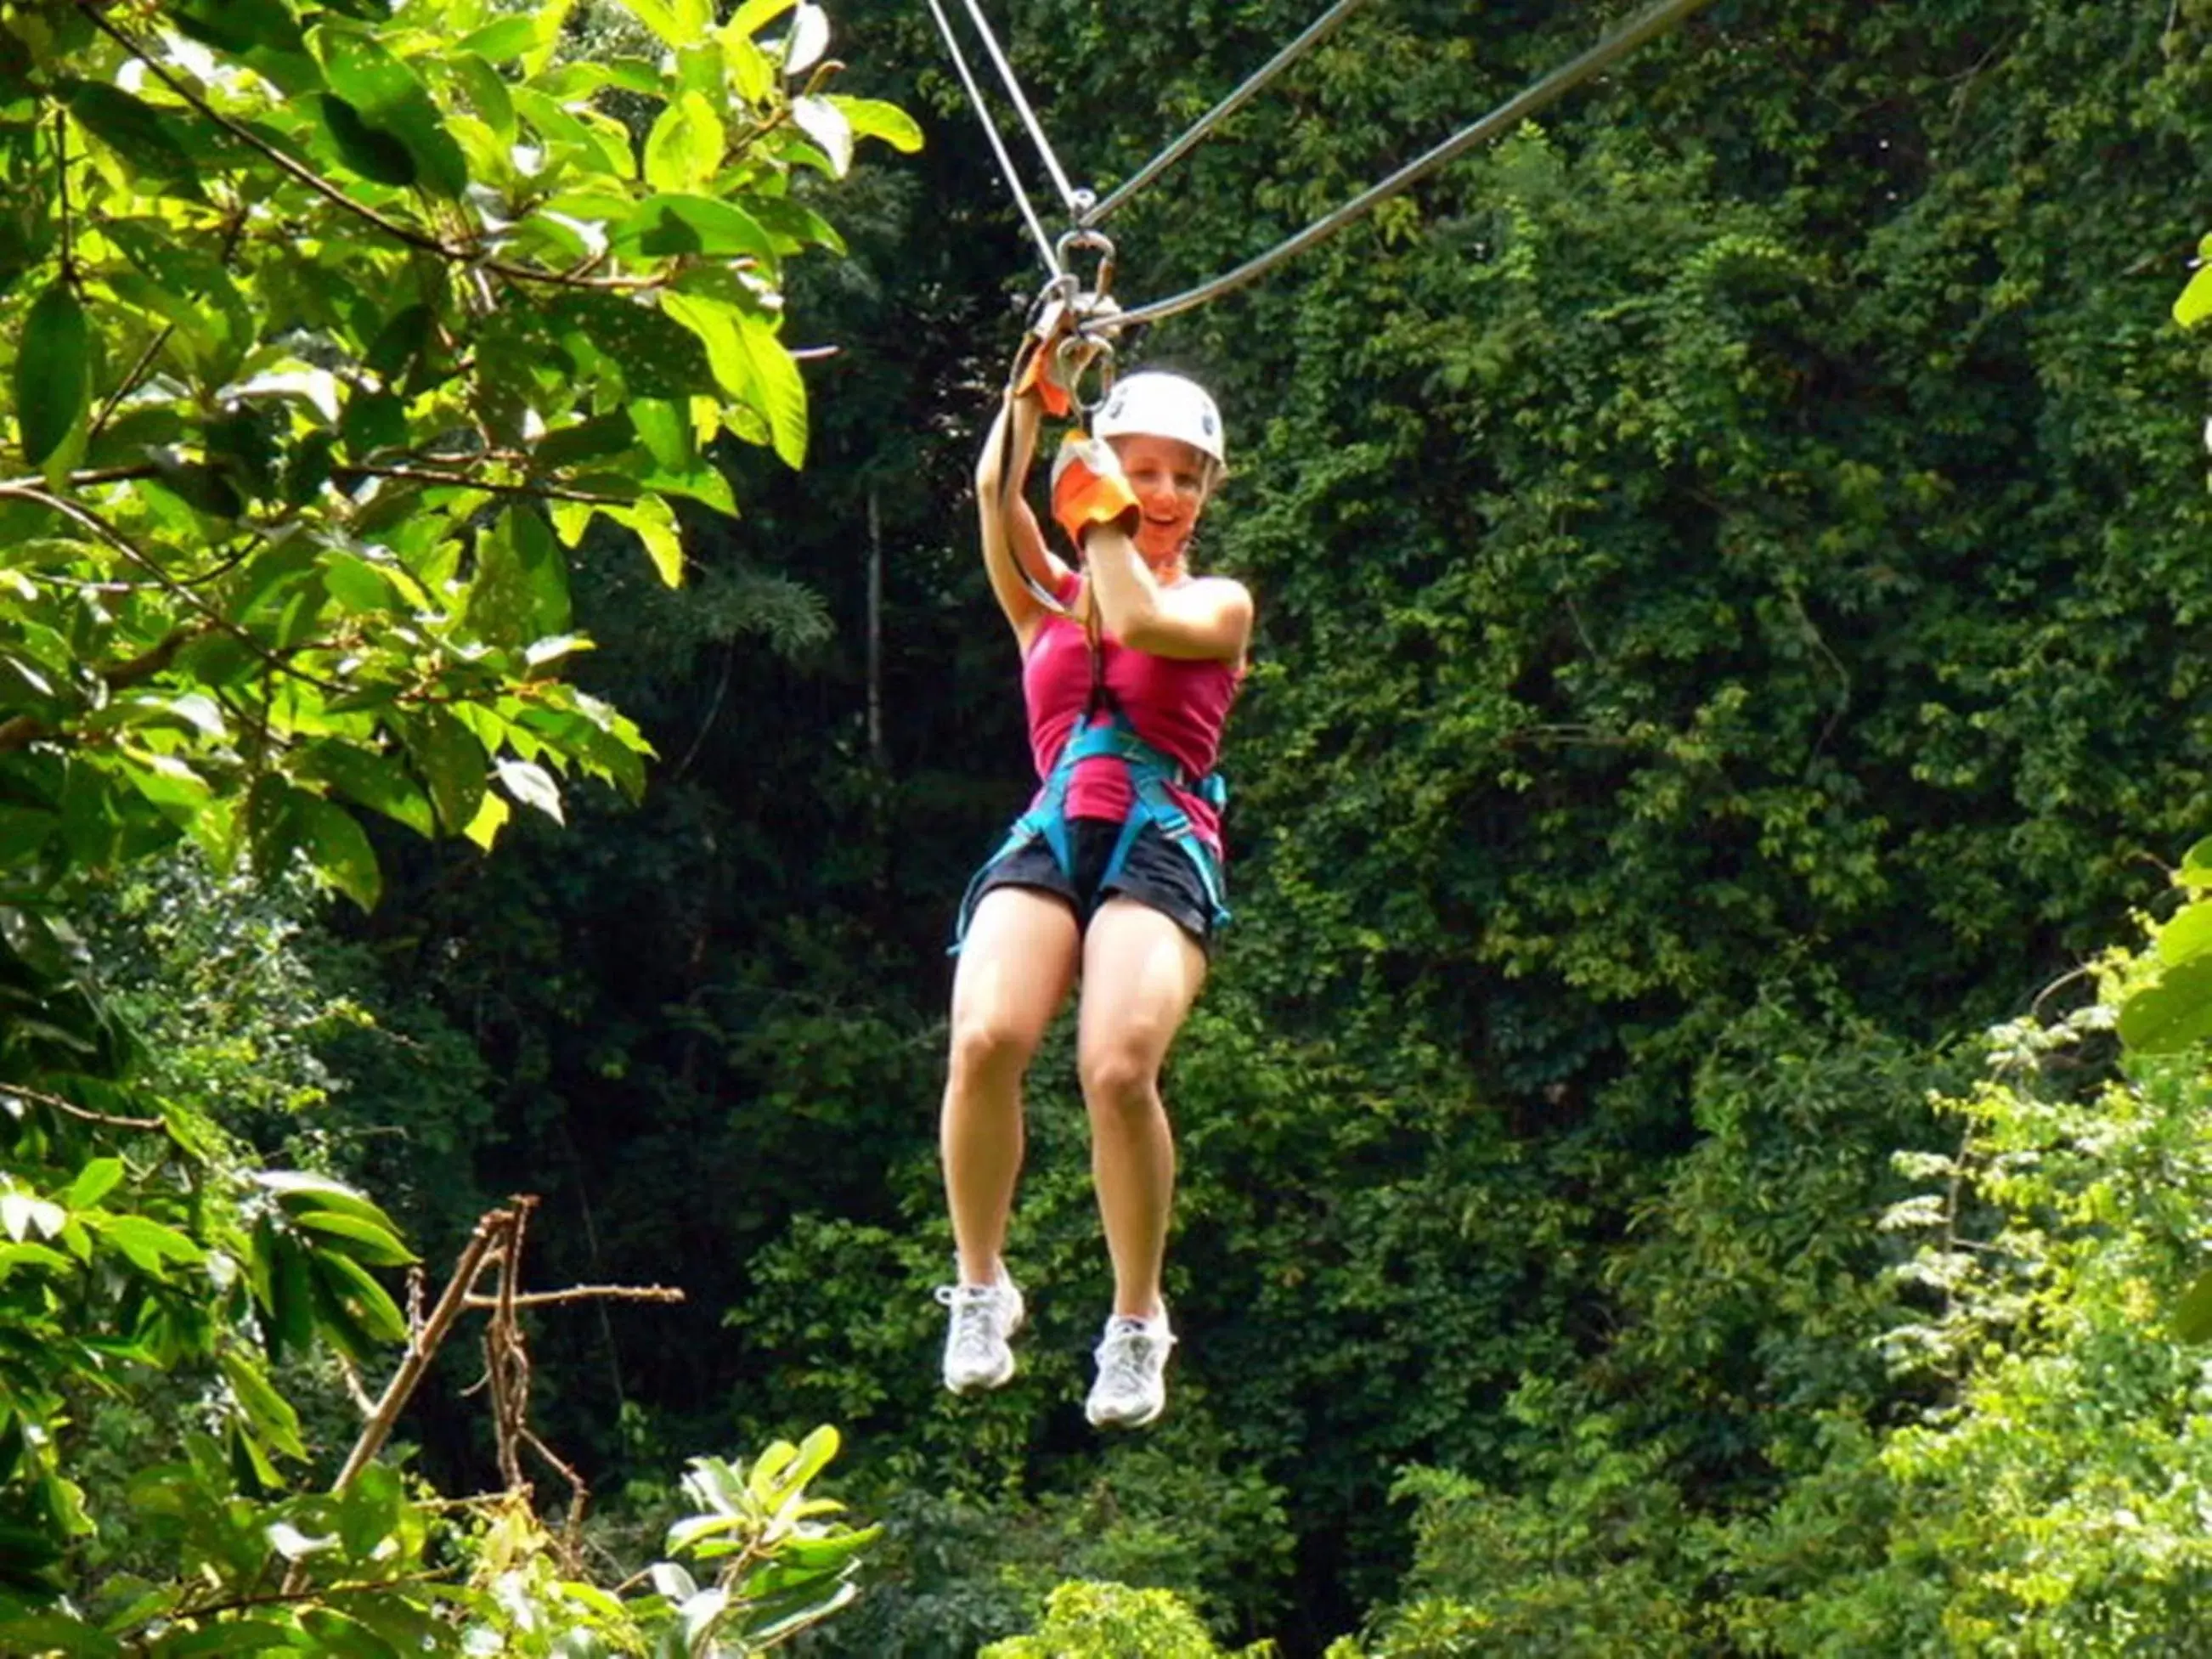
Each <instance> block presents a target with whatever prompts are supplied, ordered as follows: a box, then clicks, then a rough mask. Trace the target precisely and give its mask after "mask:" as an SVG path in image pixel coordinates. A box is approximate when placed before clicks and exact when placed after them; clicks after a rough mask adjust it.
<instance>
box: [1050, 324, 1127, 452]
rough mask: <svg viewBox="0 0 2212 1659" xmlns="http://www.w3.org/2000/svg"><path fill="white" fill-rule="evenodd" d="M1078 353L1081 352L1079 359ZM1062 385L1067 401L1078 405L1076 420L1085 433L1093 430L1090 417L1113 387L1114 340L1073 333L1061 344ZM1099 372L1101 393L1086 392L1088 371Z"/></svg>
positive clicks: (1099, 389) (1076, 406) (1076, 407)
mask: <svg viewBox="0 0 2212 1659" xmlns="http://www.w3.org/2000/svg"><path fill="white" fill-rule="evenodd" d="M1078 352H1080V353H1081V354H1082V355H1081V356H1080V358H1078V357H1077V356H1076V354H1077V353H1078ZM1092 369H1096V370H1097V372H1098V395H1097V397H1095V398H1085V396H1084V395H1083V377H1084V375H1085V374H1086V373H1088V372H1089V371H1091V370H1092ZM1060 384H1061V385H1062V386H1066V388H1067V397H1068V401H1069V402H1070V403H1072V404H1074V405H1075V413H1076V418H1077V422H1078V424H1079V425H1080V426H1081V427H1082V428H1083V429H1084V430H1085V432H1088V431H1089V430H1090V429H1091V416H1093V415H1094V414H1096V413H1097V411H1098V408H1099V405H1100V404H1103V403H1104V402H1105V401H1106V399H1107V398H1108V396H1109V394H1110V393H1111V392H1113V390H1114V343H1113V342H1112V341H1111V340H1107V339H1102V338H1094V337H1091V336H1089V335H1085V334H1081V333H1073V334H1070V335H1068V336H1067V337H1066V338H1065V339H1063V340H1061V341H1060Z"/></svg>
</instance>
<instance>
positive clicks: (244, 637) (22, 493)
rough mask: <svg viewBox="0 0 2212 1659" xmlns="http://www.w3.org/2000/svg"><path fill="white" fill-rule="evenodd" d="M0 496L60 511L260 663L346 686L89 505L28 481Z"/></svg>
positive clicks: (319, 684) (327, 687) (318, 685)
mask: <svg viewBox="0 0 2212 1659" xmlns="http://www.w3.org/2000/svg"><path fill="white" fill-rule="evenodd" d="M0 498H13V499H15V500H17V501H32V502H35V503H36V504H37V505H39V506H40V507H45V508H46V509H47V510H48V511H50V512H53V513H60V514H61V515H62V516H63V517H64V518H65V519H74V520H76V521H77V522H78V523H79V524H81V525H82V526H85V527H86V528H87V529H88V530H90V531H92V532H93V533H94V534H95V535H97V536H98V537H99V538H100V539H101V540H102V541H104V542H106V544H108V545H109V546H111V547H112V548H114V549H115V550H116V551H118V553H120V554H122V555H123V556H124V557H125V558H126V559H128V560H130V561H131V563H133V564H135V565H137V567H138V568H140V569H142V570H143V571H144V572H145V573H146V574H148V575H149V576H151V577H152V578H153V579H154V580H155V584H156V585H157V586H161V587H163V588H166V589H167V591H168V592H170V593H171V594H173V596H174V597H176V598H177V599H182V600H183V601H184V602H185V604H186V605H189V606H191V608H192V609H193V610H195V611H198V612H199V613H200V615H201V616H203V617H205V618H206V619H207V620H208V622H209V623H210V624H211V625H212V626H214V627H216V628H219V629H222V631H223V632H224V633H226V634H228V635H230V636H231V637H232V638H233V639H234V640H236V641H238V642H239V643H240V645H243V646H244V647H246V649H247V650H248V651H250V652H252V653H253V655H255V656H256V657H258V658H259V659H261V661H262V663H263V664H264V665H266V666H267V667H269V668H271V669H273V670H275V671H276V672H278V673H280V674H285V675H289V676H290V677H291V678H293V679H295V680H300V681H302V682H304V683H305V684H308V685H312V686H313V687H314V688H315V689H316V690H319V691H328V692H331V693H332V694H333V695H343V693H344V691H345V690H346V689H347V688H346V687H344V686H342V685H339V684H336V683H335V682H334V681H331V680H326V679H324V678H322V677H321V676H319V675H317V674H311V673H309V672H308V671H307V670H306V669H304V668H295V667H294V666H292V665H291V664H289V663H288V662H286V661H285V660H284V659H283V658H282V657H280V656H278V655H277V654H276V653H273V652H271V651H270V649H269V648H268V647H266V646H264V645H263V644H262V642H261V641H259V640H258V639H256V638H254V636H253V635H252V634H250V633H248V632H247V631H246V629H243V628H240V626H239V625H238V624H237V623H234V622H233V621H231V620H230V618H229V617H226V616H224V615H223V614H222V611H218V610H216V608H215V607H214V606H213V605H210V604H209V603H208V602H207V601H206V600H205V599H202V598H201V597H200V596H199V595H198V594H197V593H195V592H192V590H191V588H189V587H187V586H185V584H184V583H183V582H181V581H179V580H178V579H177V578H176V577H174V576H173V575H171V574H169V573H168V572H167V571H166V570H164V569H163V568H161V565H160V564H158V563H157V562H155V561H154V560H153V559H152V558H149V556H147V555H146V554H144V553H143V552H141V551H139V550H138V548H137V545H136V544H133V543H132V542H131V538H129V537H127V536H125V534H124V533H123V532H121V531H119V530H118V529H117V528H116V527H115V526H113V525H112V524H110V523H108V522H107V520H105V519H103V518H101V517H100V514H99V513H95V512H94V511H93V510H92V509H91V508H90V507H86V506H84V505H83V504H82V502H79V501H70V499H69V498H68V497H67V496H65V495H55V494H54V493H53V492H52V490H48V489H39V488H34V487H33V486H32V485H29V484H19V483H0ZM193 580H196V581H204V580H207V577H206V574H205V573H204V572H203V573H202V574H200V575H198V576H196V577H195V578H193Z"/></svg>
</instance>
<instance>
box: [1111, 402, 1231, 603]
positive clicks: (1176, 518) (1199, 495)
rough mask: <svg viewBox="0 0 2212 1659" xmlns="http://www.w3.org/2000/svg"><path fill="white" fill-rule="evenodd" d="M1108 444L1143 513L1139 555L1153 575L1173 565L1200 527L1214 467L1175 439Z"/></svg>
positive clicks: (1135, 438)
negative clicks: (1119, 461)
mask: <svg viewBox="0 0 2212 1659" xmlns="http://www.w3.org/2000/svg"><path fill="white" fill-rule="evenodd" d="M1108 441H1109V443H1111V444H1112V445H1113V446H1114V453H1115V454H1117V455H1119V456H1120V457H1121V471H1123V472H1124V473H1125V474H1127V477H1128V480H1129V488H1130V489H1133V490H1134V491H1135V492H1136V495H1137V506H1138V507H1139V510H1141V511H1142V513H1144V521H1143V523H1141V524H1139V526H1137V551H1138V552H1139V553H1141V554H1142V555H1143V556H1144V558H1145V562H1146V564H1149V565H1151V566H1152V568H1153V569H1155V570H1158V569H1161V568H1164V567H1165V566H1168V565H1170V564H1173V563H1174V562H1176V560H1177V559H1178V558H1180V557H1181V556H1182V551H1183V550H1184V549H1185V548H1186V547H1188V546H1189V545H1190V535H1191V532H1192V531H1194V530H1195V529H1196V528H1197V527H1198V515H1199V513H1200V512H1202V511H1203V510H1204V509H1205V507H1206V483H1207V480H1208V477H1209V476H1210V475H1211V473H1212V462H1210V461H1209V460H1207V459H1206V456H1205V454H1204V453H1202V452H1200V451H1199V450H1197V449H1194V448H1193V447H1191V446H1190V445H1188V444H1187V443H1184V442H1183V441H1182V440H1181V439H1178V438H1154V437H1151V436H1148V435H1145V434H1143V433H1130V434H1128V435H1124V436H1120V437H1115V438H1111V439H1109V440H1108Z"/></svg>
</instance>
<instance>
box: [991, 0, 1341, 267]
mask: <svg viewBox="0 0 2212 1659" xmlns="http://www.w3.org/2000/svg"><path fill="white" fill-rule="evenodd" d="M970 3H973V0H970ZM1363 3H1364V0H1336V3H1335V4H1334V5H1333V6H1331V7H1330V8H1329V9H1328V10H1327V11H1325V12H1323V13H1322V15H1320V16H1319V17H1316V19H1314V21H1312V22H1310V23H1309V24H1307V25H1306V29H1305V33H1303V34H1301V35H1299V36H1298V38H1297V40H1293V41H1291V44H1290V45H1288V46H1285V47H1284V48H1283V49H1282V50H1281V51H1280V52H1277V53H1276V54H1275V55H1274V56H1273V58H1269V59H1268V60H1267V62H1266V63H1265V64H1261V66H1260V67H1259V68H1258V69H1257V70H1254V71H1253V73H1252V74H1251V75H1250V76H1249V77H1248V78H1247V79H1246V81H1245V82H1244V84H1243V86H1241V87H1239V88H1237V90H1236V91H1234V92H1232V93H1231V94H1229V95H1228V96H1227V97H1226V98H1225V99H1223V100H1221V101H1220V102H1219V103H1218V104H1216V105H1215V106H1213V107H1212V109H1210V110H1208V111H1206V113H1205V114H1203V115H1201V116H1200V117H1199V118H1198V119H1197V121H1196V122H1194V124H1193V125H1192V126H1191V129H1190V131H1188V132H1186V133H1184V134H1183V136H1182V137H1180V138H1178V139H1176V141H1175V143H1172V144H1170V145H1169V146H1168V147H1167V148H1166V149H1164V150H1162V151H1161V152H1160V153H1159V154H1158V155H1155V156H1154V157H1152V160H1151V161H1147V162H1146V163H1145V165H1144V166H1142V167H1139V168H1138V169H1137V170H1136V172H1134V173H1131V174H1130V175H1129V176H1128V177H1127V179H1123V180H1122V181H1121V183H1120V184H1118V185H1115V187H1114V190H1113V192H1112V194H1110V195H1109V196H1108V197H1106V198H1105V200H1103V201H1102V202H1100V203H1099V204H1097V206H1096V207H1093V208H1091V209H1090V210H1088V211H1087V212H1085V213H1084V214H1083V215H1082V216H1080V217H1079V219H1078V220H1077V223H1079V224H1080V225H1082V226H1083V227H1084V228H1085V229H1088V228H1091V227H1092V226H1094V225H1097V224H1099V223H1102V222H1103V221H1104V220H1105V217H1106V216H1107V215H1108V214H1109V213H1111V212H1113V210H1115V208H1117V207H1120V206H1121V204H1122V203H1124V202H1126V201H1127V200H1128V199H1129V198H1130V197H1132V196H1134V195H1135V194H1136V193H1137V192H1138V191H1140V190H1142V189H1143V188H1144V187H1145V186H1146V185H1149V184H1150V183H1152V180H1153V179H1157V178H1158V177H1159V176H1160V174H1162V173H1164V172H1166V171H1167V170H1168V169H1169V168H1170V167H1173V166H1174V165H1175V164H1176V162H1177V161H1181V160H1182V158H1183V156H1184V155H1186V154H1188V152H1189V150H1190V149H1192V147H1193V146H1194V145H1195V144H1196V143H1198V141H1199V140H1200V139H1201V138H1203V137H1206V134H1207V133H1209V132H1211V131H1213V129H1214V128H1215V127H1217V126H1218V125H1220V124H1221V123H1222V122H1224V121H1225V120H1227V119H1228V118H1230V117H1231V116H1232V115H1234V114H1235V113H1236V112H1237V111H1238V110H1240V109H1242V108H1243V106H1244V105H1245V104H1246V103H1247V102H1248V101H1249V100H1250V99H1251V97H1252V94H1254V93H1255V92H1257V91H1259V90H1260V88H1262V87H1264V86H1266V85H1267V82H1270V81H1272V80H1273V79H1274V78H1275V77H1276V76H1278V75H1280V74H1281V73H1282V72H1283V71H1284V70H1286V69H1288V68H1289V67H1290V66H1291V64H1295V63H1297V61H1298V59H1299V58H1303V57H1304V56H1305V55H1306V53H1307V52H1308V51H1310V49H1311V48H1312V47H1314V46H1316V45H1318V44H1319V43H1320V41H1321V40H1322V38H1323V37H1324V36H1326V35H1327V34H1328V33H1329V32H1330V31H1331V30H1332V29H1334V28H1335V27H1336V26H1337V25H1338V24H1339V23H1341V22H1342V21H1344V20H1345V19H1346V17H1348V16H1350V15H1352V12H1353V11H1354V10H1355V9H1358V7H1359V6H1360V5H1361V4H1363Z"/></svg>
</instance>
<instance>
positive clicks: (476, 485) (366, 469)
mask: <svg viewBox="0 0 2212 1659" xmlns="http://www.w3.org/2000/svg"><path fill="white" fill-rule="evenodd" d="M331 477H334V478H397V479H399V480H400V481H402V482H403V483H427V484H446V485H449V486H451V487H452V488H453V489H482V490H486V491H489V493H490V494H492V495H531V496H542V497H544V498H545V499H546V500H548V501H585V502H587V503H589V504H590V505H592V506H593V507H628V506H629V505H630V504H631V503H630V501H629V498H628V497H626V496H622V495H592V494H591V493H590V492H589V491H586V490H581V489H565V488H563V487H562V486H561V485H559V484H543V483H492V482H491V481H490V480H489V479H486V478H472V477H470V476H469V475H468V474H466V473H465V472H433V471H425V470H424V469H422V468H420V467H410V466H341V467H335V468H333V469H332V470H331Z"/></svg>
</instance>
